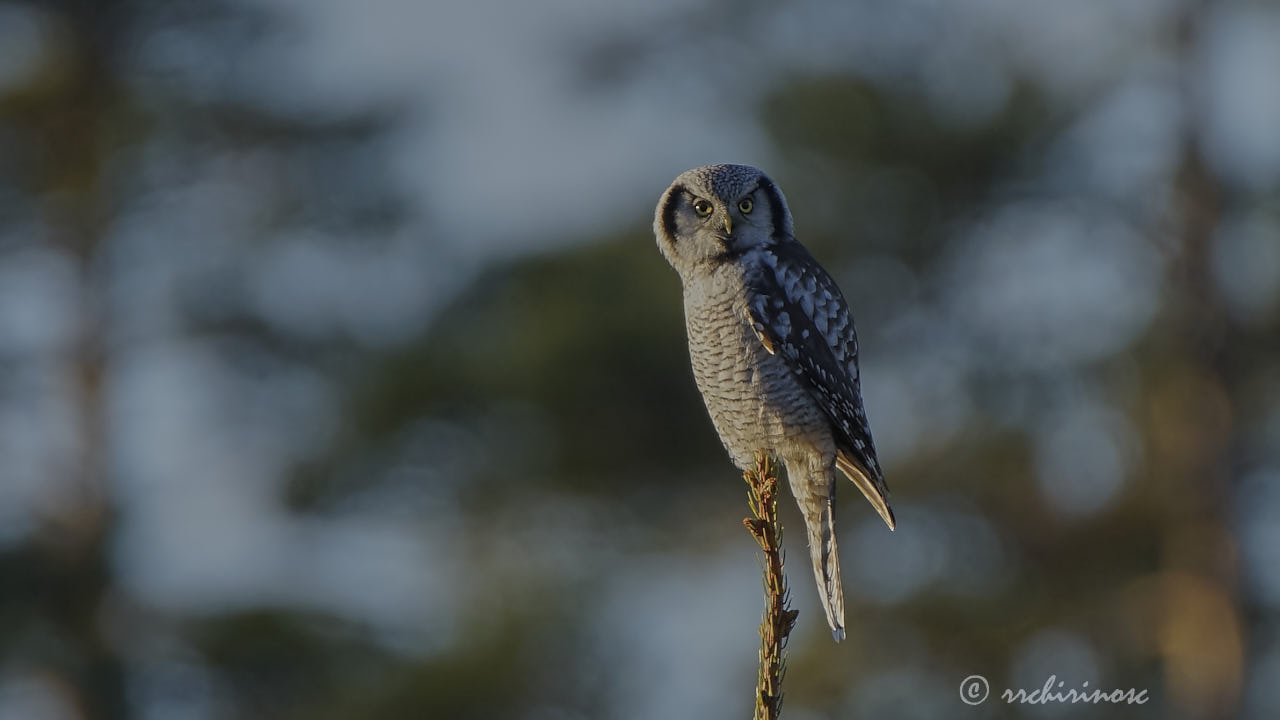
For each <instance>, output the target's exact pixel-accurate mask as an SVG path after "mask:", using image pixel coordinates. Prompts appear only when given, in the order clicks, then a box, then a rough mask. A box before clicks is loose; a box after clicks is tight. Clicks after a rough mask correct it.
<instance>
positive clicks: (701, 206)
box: [693, 200, 711, 217]
mask: <svg viewBox="0 0 1280 720" xmlns="http://www.w3.org/2000/svg"><path fill="white" fill-rule="evenodd" d="M693 211H694V212H696V213H698V214H699V215H701V216H702V217H706V216H708V215H710V214H711V203H709V202H707V201H706V200H697V201H695V202H694V203H693Z"/></svg>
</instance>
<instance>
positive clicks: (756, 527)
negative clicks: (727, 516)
mask: <svg viewBox="0 0 1280 720" xmlns="http://www.w3.org/2000/svg"><path fill="white" fill-rule="evenodd" d="M743 479H745V480H746V481H747V504H748V505H749V506H750V508H751V515H752V517H749V518H746V519H745V520H743V521H742V522H743V524H744V525H746V526H747V530H749V531H751V535H752V537H754V538H755V539H756V543H758V544H759V545H760V549H761V550H763V551H764V563H763V564H762V567H761V571H762V574H763V576H764V618H763V619H762V620H761V621H760V670H759V673H758V675H757V678H756V705H755V716H754V718H755V720H776V719H777V718H778V716H779V715H780V714H781V713H782V678H783V676H784V675H785V674H786V657H785V656H784V655H783V650H784V649H785V648H786V646H787V636H788V635H790V634H791V628H792V627H794V626H795V624H796V616H797V615H798V614H799V613H797V612H796V611H795V610H792V609H790V607H789V605H790V604H791V597H790V594H789V593H788V591H787V578H786V576H784V575H783V574H782V525H781V524H780V523H779V522H778V472H777V468H776V467H775V466H774V464H773V462H772V461H771V460H770V459H769V458H768V457H767V456H765V455H764V454H757V455H756V467H755V470H748V471H746V472H745V473H743Z"/></svg>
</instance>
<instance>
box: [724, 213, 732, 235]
mask: <svg viewBox="0 0 1280 720" xmlns="http://www.w3.org/2000/svg"><path fill="white" fill-rule="evenodd" d="M724 232H725V234H726V235H732V234H733V218H731V217H729V216H728V215H725V216H724Z"/></svg>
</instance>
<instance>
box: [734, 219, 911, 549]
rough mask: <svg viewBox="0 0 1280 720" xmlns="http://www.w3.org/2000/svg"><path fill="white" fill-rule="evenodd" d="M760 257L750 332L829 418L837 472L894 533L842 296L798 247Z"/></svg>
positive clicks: (768, 250) (770, 249)
mask: <svg viewBox="0 0 1280 720" xmlns="http://www.w3.org/2000/svg"><path fill="white" fill-rule="evenodd" d="M759 252H760V253H761V257H760V259H761V263H760V265H759V267H760V272H759V273H758V276H757V277H755V278H753V279H752V282H751V286H752V287H751V289H752V293H751V299H750V303H749V307H748V312H749V314H750V320H751V324H752V329H753V330H754V331H755V333H756V335H757V336H758V337H759V338H760V342H761V343H762V344H763V345H764V347H765V349H766V350H767V351H768V352H770V353H772V354H774V355H778V356H780V357H782V358H783V359H784V360H786V362H787V365H788V366H789V367H790V368H791V371H792V372H794V373H795V374H796V375H797V376H798V377H799V378H800V379H801V380H802V384H803V385H804V387H805V388H806V389H807V390H808V391H809V393H810V395H811V396H812V397H813V399H814V400H815V401H816V402H817V404H818V406H819V407H821V408H822V410H823V412H824V413H825V414H826V415H827V417H828V418H830V419H831V422H832V427H833V430H834V432H835V436H836V445H837V447H838V449H839V453H838V455H837V459H836V467H837V468H838V469H839V470H840V471H841V472H842V473H843V474H844V475H845V476H847V477H848V478H849V479H850V480H852V481H853V483H854V484H855V485H857V486H858V489H859V490H861V491H862V494H863V495H865V496H866V497H867V500H868V501H870V502H871V504H872V506H874V507H875V509H876V511H877V512H878V513H879V514H880V516H881V517H882V518H883V519H884V521H885V523H886V524H887V525H888V526H889V528H890V529H893V527H894V526H895V524H896V523H895V521H894V517H893V510H892V509H890V507H889V502H888V500H889V488H888V486H886V485H885V481H884V474H883V473H882V472H881V470H880V463H879V461H878V460H877V459H876V449H875V444H874V443H873V442H872V439H871V429H870V427H869V426H868V424H867V414H866V411H865V410H864V409H863V407H862V394H861V391H860V387H859V380H858V339H857V336H856V335H855V332H854V327H853V318H852V316H851V315H850V313H849V307H848V305H847V304H846V303H845V300H844V296H843V295H842V294H841V292H840V288H839V287H837V286H836V284H835V281H834V280H832V279H831V276H830V275H828V274H827V272H826V271H825V270H823V269H822V266H820V265H818V262H817V261H816V260H814V259H813V256H812V255H810V254H809V251H808V250H806V249H805V248H804V246H803V245H801V244H800V243H798V242H794V241H790V242H781V243H777V244H771V245H768V246H766V247H764V248H761V249H760V250H759Z"/></svg>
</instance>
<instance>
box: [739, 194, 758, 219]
mask: <svg viewBox="0 0 1280 720" xmlns="http://www.w3.org/2000/svg"><path fill="white" fill-rule="evenodd" d="M753 207H755V205H752V204H751V198H742V199H741V200H739V201H738V209H739V210H741V211H742V214H743V215H746V214H747V213H749V212H751V208H753Z"/></svg>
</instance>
